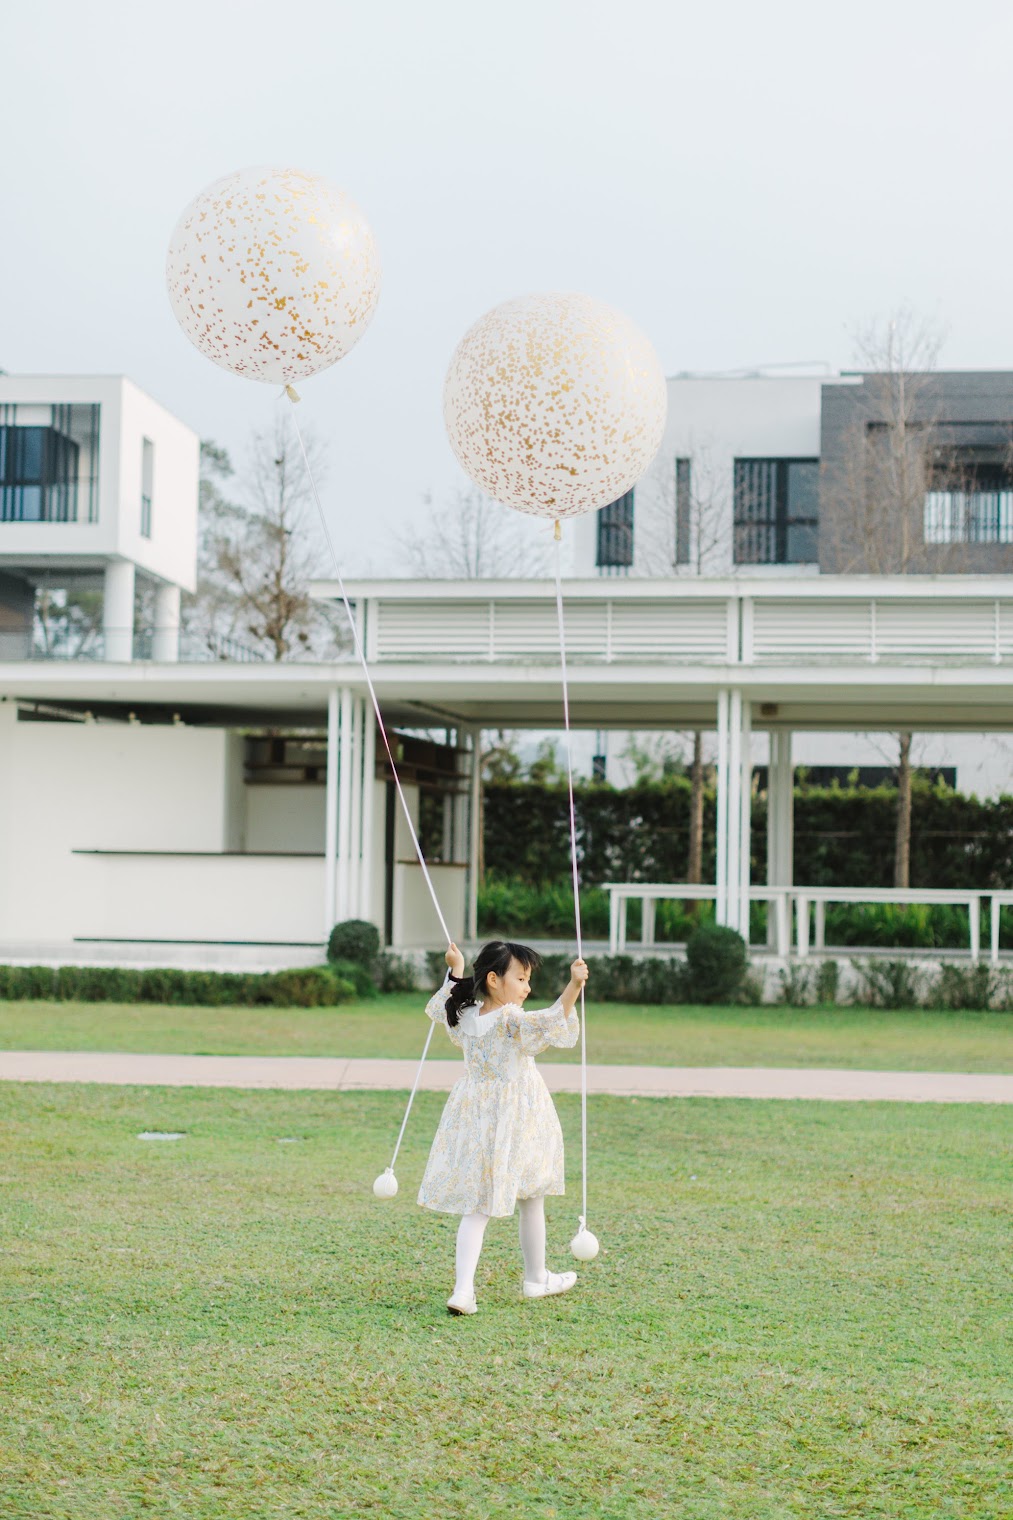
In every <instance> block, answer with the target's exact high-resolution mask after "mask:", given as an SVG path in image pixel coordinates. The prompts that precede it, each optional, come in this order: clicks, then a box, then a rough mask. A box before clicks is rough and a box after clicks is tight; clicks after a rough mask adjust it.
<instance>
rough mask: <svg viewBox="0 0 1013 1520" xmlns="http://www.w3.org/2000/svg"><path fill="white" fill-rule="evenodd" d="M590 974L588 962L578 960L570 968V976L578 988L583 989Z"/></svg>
mask: <svg viewBox="0 0 1013 1520" xmlns="http://www.w3.org/2000/svg"><path fill="white" fill-rule="evenodd" d="M589 975H590V972H589V971H588V969H587V961H582V960H576V961H574V962H573V964H572V965H571V967H570V976H571V977H572V979H573V981H574V982H575V984H576V985H577V986H578V987H583V985H584V983H585V982H586V981H587V979H588V976H589Z"/></svg>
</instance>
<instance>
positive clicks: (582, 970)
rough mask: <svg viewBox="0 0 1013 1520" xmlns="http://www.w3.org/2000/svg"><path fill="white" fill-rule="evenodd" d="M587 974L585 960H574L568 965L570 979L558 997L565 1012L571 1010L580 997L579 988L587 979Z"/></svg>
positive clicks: (570, 1011)
mask: <svg viewBox="0 0 1013 1520" xmlns="http://www.w3.org/2000/svg"><path fill="white" fill-rule="evenodd" d="M588 975H589V972H588V969H587V961H582V960H575V961H574V962H573V964H572V965H571V967H570V980H569V982H568V983H567V986H566V990H565V991H564V992H563V994H562V995H561V997H560V999H559V1001H560V1002H561V1003H562V1005H563V1007H564V1008H565V1009H566V1012H567V1014H571V1013H572V1012H573V1006H574V1004H575V1003H576V1001H577V999H578V998H579V997H580V989H581V988H582V987H583V985H584V983H585V982H586V981H587V979H588Z"/></svg>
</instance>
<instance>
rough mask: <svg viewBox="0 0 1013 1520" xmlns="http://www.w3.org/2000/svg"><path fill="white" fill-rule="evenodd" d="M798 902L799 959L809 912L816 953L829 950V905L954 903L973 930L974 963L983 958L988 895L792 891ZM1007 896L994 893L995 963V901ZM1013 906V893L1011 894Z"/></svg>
mask: <svg viewBox="0 0 1013 1520" xmlns="http://www.w3.org/2000/svg"><path fill="white" fill-rule="evenodd" d="M791 891H792V894H793V895H794V898H795V943H796V945H797V947H798V953H799V955H800V956H806V955H808V954H809V910H810V906H812V907H813V908H814V909H815V915H814V916H815V920H816V923H815V929H816V935H815V943H814V949H816V950H823V949H825V948H826V918H827V903H828V902H834V903H837V902H840V903H897V904H905V903H925V904H926V905H931V904H933V903H953V904H955V905H956V906H957V907H963V908H966V909H967V915H968V919H969V930H970V947H971V960H972V961H974V962H977V960H978V958H979V956H980V954H981V932H980V931H981V924H980V918H981V899H982V898H983V897H987V896H988V895H989V894H988V893H987V892H968V891H964V890H956V889H954V890H951V889H950V888H948V887H792V888H791ZM1004 895H1007V894H1004V893H1001V892H995V893H992V899H993V907H992V943H993V947H994V948H993V952H992V957H993V960H997V959H998V955H999V914H998V911H997V910H996V908H995V899H996V898H997V897H1003V896H1004ZM1008 900H1009V901H1010V902H1013V892H1011V893H1009V894H1008Z"/></svg>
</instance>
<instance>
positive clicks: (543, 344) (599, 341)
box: [443, 292, 668, 519]
mask: <svg viewBox="0 0 1013 1520" xmlns="http://www.w3.org/2000/svg"><path fill="white" fill-rule="evenodd" d="M667 407H668V396H667V388H666V385H665V377H664V375H663V373H662V370H661V366H660V364H659V363H658V358H657V355H656V354H655V352H654V349H653V348H652V346H651V344H650V342H649V341H648V339H647V338H646V337H645V335H644V334H643V333H642V332H641V331H640V329H639V328H638V327H636V326H635V325H634V323H632V322H631V321H630V320H629V318H628V317H626V316H624V315H623V313H622V312H619V311H616V310H615V309H614V308H613V307H611V306H606V305H605V304H604V302H602V301H596V300H593V299H592V298H591V297H590V296H584V295H575V294H568V293H559V292H550V293H548V294H544V295H531V296H524V297H521V298H520V299H518V300H516V301H506V302H504V304H503V305H502V306H497V307H495V308H494V309H493V310H492V311H490V312H487V313H486V315H485V316H484V317H482V318H480V320H479V321H478V322H476V323H475V325H474V326H473V327H472V328H471V329H470V330H469V331H468V332H467V333H466V334H465V335H464V337H463V338H462V339H461V342H460V343H459V344H458V346H457V349H456V351H455V353H454V357H453V359H452V360H451V362H450V369H449V370H448V372H447V378H446V382H445V385H444V389H443V409H444V418H445V420H446V425H447V433H448V435H449V438H450V443H451V447H452V448H453V450H454V453H455V454H456V455H457V458H458V460H459V461H460V463H461V465H462V466H463V468H464V469H465V471H466V472H467V474H468V475H469V476H470V477H471V479H472V480H474V481H475V482H476V483H477V484H478V485H479V486H481V487H482V489H483V490H484V491H487V492H488V494H489V495H490V496H492V497H493V498H494V499H495V500H496V501H501V502H505V503H506V504H507V506H510V507H515V508H516V509H517V510H518V511H521V512H530V513H533V514H534V515H535V516H538V517H549V518H557V519H558V518H561V517H576V516H578V515H579V514H580V513H582V512H589V511H593V510H594V509H596V508H598V507H603V506H606V505H607V504H608V503H609V502H611V501H615V500H617V498H618V497H620V496H622V495H623V494H624V492H626V491H628V490H629V489H630V487H631V486H632V485H634V483H635V482H636V481H637V480H639V478H640V476H641V475H642V474H643V472H644V470H645V469H646V468H647V466H648V465H649V464H650V462H651V460H652V459H653V458H654V456H655V454H656V453H657V451H658V448H659V445H660V443H661V437H662V433H663V432H664V427H665V417H666V414H667ZM617 439H619V440H620V445H619V446H618V447H617V446H616V440H617Z"/></svg>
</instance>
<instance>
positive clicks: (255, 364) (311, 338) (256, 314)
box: [165, 168, 380, 385]
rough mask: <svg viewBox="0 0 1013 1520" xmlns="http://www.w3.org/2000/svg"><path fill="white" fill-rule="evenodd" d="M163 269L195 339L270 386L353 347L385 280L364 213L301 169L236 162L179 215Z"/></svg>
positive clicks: (311, 371) (178, 312)
mask: <svg viewBox="0 0 1013 1520" xmlns="http://www.w3.org/2000/svg"><path fill="white" fill-rule="evenodd" d="M165 272H166V279H167V281H168V285H169V300H170V303H171V305H172V309H173V312H174V313H175V316H176V320H177V321H178V322H179V325H180V326H181V327H182V329H183V331H184V332H185V333H186V335H187V337H188V338H189V339H190V342H191V343H193V344H195V345H196V347H197V348H199V349H200V351H201V353H202V354H204V355H205V357H206V358H208V359H210V360H211V361H212V362H213V363H215V364H220V365H221V366H222V368H223V369H228V370H231V371H232V372H233V374H236V375H246V376H248V377H249V378H250V379H251V380H264V381H267V382H268V383H269V384H272V385H284V384H288V383H289V382H291V381H293V380H301V379H305V378H306V377H307V376H308V375H315V374H316V373H317V372H318V371H319V370H322V369H327V367H328V366H329V365H331V364H335V363H336V362H337V361H338V360H339V359H340V358H342V357H343V356H344V355H345V354H347V353H348V351H349V349H350V348H352V347H353V346H354V345H355V344H356V343H357V342H358V341H359V339H360V338H361V337H362V334H363V333H364V332H365V330H366V327H367V325H368V323H369V320H370V318H371V317H372V315H373V311H374V308H375V307H376V301H377V296H378V294H379V289H380V265H379V261H378V259H377V253H376V245H375V243H374V241H373V234H372V232H371V231H370V229H369V225H368V223H367V222H366V221H365V219H364V217H363V215H362V213H361V212H360V211H359V209H358V208H357V207H356V206H355V205H354V204H353V202H352V201H350V200H349V198H348V196H347V195H346V194H345V193H344V191H343V190H339V189H338V188H337V186H336V185H332V184H331V183H330V182H329V181H328V180H325V179H321V178H320V177H319V176H318V175H315V174H304V173H302V172H301V171H300V170H298V169H265V168H259V169H239V170H237V172H236V173H235V174H227V175H225V177H224V178H223V179H219V180H215V182H214V184H212V185H208V187H207V189H206V190H202V191H201V193H200V195H198V196H197V197H196V199H195V200H192V201H191V202H190V204H189V206H187V208H186V210H185V211H184V212H183V214H182V216H181V217H180V219H179V221H178V222H177V223H176V227H175V230H174V232H173V234H172V237H171V239H170V241H169V254H168V258H167V260H166V271H165Z"/></svg>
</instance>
